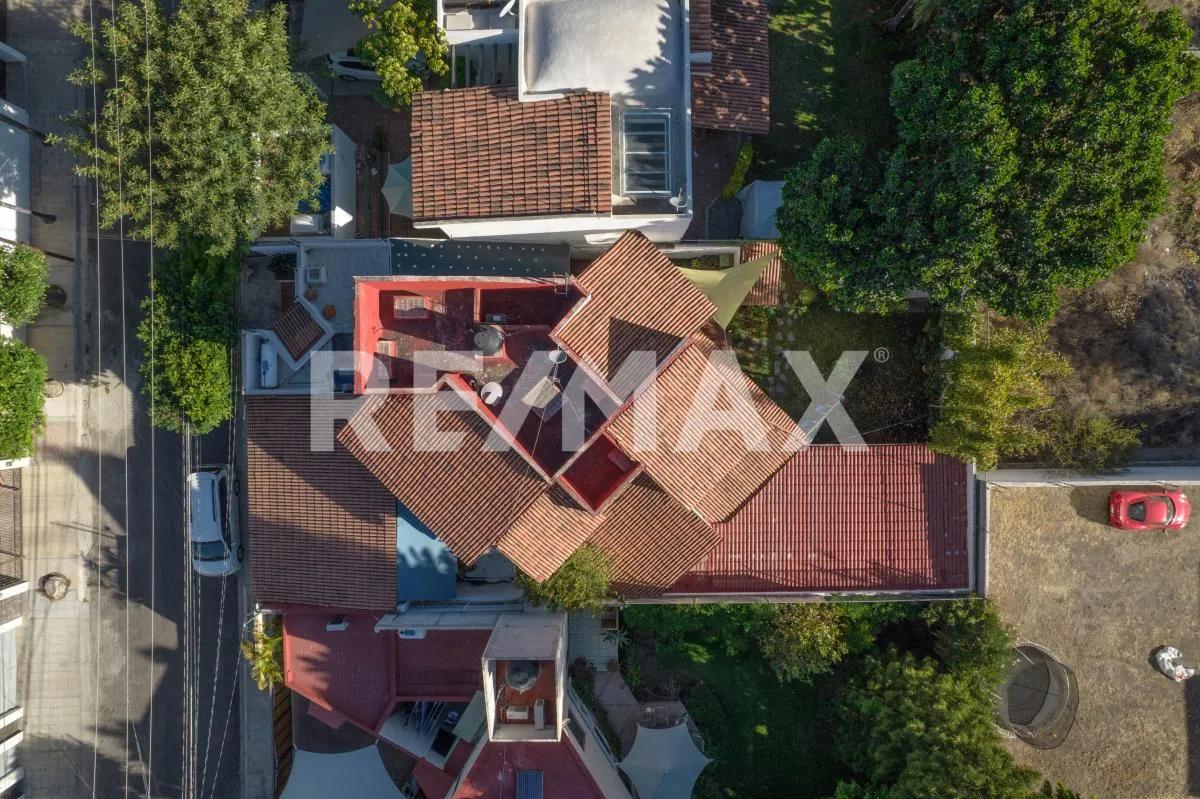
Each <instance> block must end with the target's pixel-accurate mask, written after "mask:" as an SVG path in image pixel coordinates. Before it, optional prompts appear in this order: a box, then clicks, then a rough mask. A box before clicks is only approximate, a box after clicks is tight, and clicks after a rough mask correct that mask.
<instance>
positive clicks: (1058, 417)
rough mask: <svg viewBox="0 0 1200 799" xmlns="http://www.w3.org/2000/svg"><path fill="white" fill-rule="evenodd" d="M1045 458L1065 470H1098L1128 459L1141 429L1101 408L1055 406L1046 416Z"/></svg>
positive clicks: (1111, 466) (1136, 446)
mask: <svg viewBox="0 0 1200 799" xmlns="http://www.w3.org/2000/svg"><path fill="white" fill-rule="evenodd" d="M1044 425H1045V430H1046V446H1045V448H1044V449H1043V452H1042V457H1043V459H1045V460H1047V461H1049V462H1050V463H1052V464H1053V465H1055V466H1058V467H1061V468H1064V469H1077V470H1079V471H1085V472H1099V471H1104V470H1105V469H1112V468H1115V467H1117V466H1120V465H1122V464H1123V463H1125V462H1126V461H1128V460H1129V456H1130V455H1132V454H1133V452H1134V450H1136V449H1137V448H1138V447H1139V446H1141V441H1140V440H1139V439H1138V433H1139V432H1140V429H1139V428H1137V427H1130V426H1128V425H1123V424H1121V423H1120V422H1118V421H1116V420H1115V419H1113V418H1111V417H1109V416H1107V415H1105V414H1103V413H1100V412H1099V411H1095V410H1091V409H1089V408H1083V409H1080V410H1077V411H1075V412H1070V411H1065V410H1061V409H1055V411H1054V412H1053V413H1050V414H1047V415H1046V416H1045V417H1044Z"/></svg>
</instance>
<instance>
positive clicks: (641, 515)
mask: <svg viewBox="0 0 1200 799" xmlns="http://www.w3.org/2000/svg"><path fill="white" fill-rule="evenodd" d="M720 540H721V538H720V536H719V535H718V534H717V533H716V532H715V531H714V530H713V529H712V527H710V526H709V525H708V524H706V523H705V522H704V520H703V519H701V518H700V517H699V516H697V515H696V514H695V513H693V512H692V511H690V510H688V509H687V508H685V507H683V506H682V505H680V504H679V502H678V501H677V500H676V499H675V498H674V497H672V496H671V495H670V494H667V493H666V492H665V491H663V490H662V489H661V488H660V487H659V486H658V485H657V484H656V483H655V482H654V481H653V480H652V479H650V478H649V477H647V476H645V475H642V476H640V477H638V478H636V479H635V480H634V481H633V482H632V483H631V484H630V485H629V487H628V488H626V489H625V491H624V492H623V493H622V494H621V496H620V497H618V498H617V499H616V500H615V501H614V502H613V504H612V505H611V506H609V510H608V513H607V514H606V515H605V519H604V524H602V525H601V526H600V528H599V529H598V530H596V532H595V534H593V535H592V537H591V539H590V541H591V543H593V544H595V545H596V546H598V547H599V548H600V549H601V550H603V551H604V552H605V553H607V554H608V556H609V557H610V558H612V561H613V588H614V590H616V591H617V592H618V593H619V594H621V595H624V596H650V595H655V594H659V593H662V591H663V590H664V589H666V588H667V587H669V586H670V585H672V584H673V583H674V582H675V581H676V580H677V579H678V578H679V577H680V576H681V575H682V574H684V573H685V572H686V571H687V570H688V569H689V568H691V567H692V566H693V565H695V564H696V563H698V562H699V561H700V559H701V558H703V557H704V555H705V553H707V552H708V551H709V550H711V549H712V548H713V547H714V546H716V545H717V544H718V543H719V542H720Z"/></svg>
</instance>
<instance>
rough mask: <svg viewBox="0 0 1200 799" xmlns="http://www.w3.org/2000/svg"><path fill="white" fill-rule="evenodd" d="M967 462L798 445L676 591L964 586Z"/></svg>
mask: <svg viewBox="0 0 1200 799" xmlns="http://www.w3.org/2000/svg"><path fill="white" fill-rule="evenodd" d="M967 491H968V467H967V466H966V465H965V464H963V463H962V462H960V461H957V460H954V459H953V458H948V457H945V456H943V455H937V454H935V453H934V452H932V451H931V450H930V449H929V448H928V447H926V446H924V445H920V444H908V445H906V444H900V445H886V446H875V447H871V448H870V449H869V450H867V451H866V452H851V451H848V450H844V449H842V448H841V447H839V446H813V447H810V448H808V449H806V450H802V451H800V452H798V453H796V454H795V455H794V456H793V457H792V459H791V460H789V461H788V463H787V464H786V465H785V466H784V467H783V468H782V469H780V470H779V472H778V473H777V474H776V475H775V476H774V477H773V478H771V480H770V481H769V482H768V483H766V485H764V486H763V487H762V489H761V490H760V491H759V492H758V493H757V494H755V495H754V497H752V498H751V499H750V501H749V502H747V503H746V504H745V505H744V506H742V508H741V509H740V510H739V511H738V512H737V513H735V514H734V515H733V516H732V517H731V518H730V519H729V520H728V521H727V522H725V523H723V524H718V525H717V526H716V529H717V532H719V533H720V535H721V537H722V541H721V544H720V546H718V547H717V548H716V549H714V550H713V551H712V552H711V553H710V554H709V555H708V556H707V557H705V558H703V559H701V560H699V561H697V563H696V565H694V566H693V567H692V569H691V571H690V572H689V573H688V574H687V575H685V576H684V577H683V578H682V579H681V580H680V581H679V582H678V583H676V584H675V585H674V586H673V587H672V588H671V592H672V593H719V592H743V593H744V592H755V593H760V592H761V593H769V592H773V591H774V592H778V591H839V590H846V591H849V590H917V589H926V590H928V589H943V590H944V589H956V588H957V589H962V588H967V587H969V586H968V580H969V573H968V563H967V556H968V550H967V536H968V530H967V518H968V514H967V502H968V497H967Z"/></svg>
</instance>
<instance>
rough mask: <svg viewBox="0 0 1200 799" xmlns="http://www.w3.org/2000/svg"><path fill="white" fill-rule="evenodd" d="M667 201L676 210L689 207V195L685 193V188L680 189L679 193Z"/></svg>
mask: <svg viewBox="0 0 1200 799" xmlns="http://www.w3.org/2000/svg"><path fill="white" fill-rule="evenodd" d="M667 202H669V203H670V204H671V207H672V208H674V209H675V210H676V211H681V210H683V209H684V208H687V204H688V198H687V195H686V194H684V193H683V189H680V190H679V194H678V195H676V196H675V197H672V198H671V199H669V200H667Z"/></svg>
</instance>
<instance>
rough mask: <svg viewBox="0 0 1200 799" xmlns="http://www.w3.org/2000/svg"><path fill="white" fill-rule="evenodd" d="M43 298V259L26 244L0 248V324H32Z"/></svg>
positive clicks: (44, 272)
mask: <svg viewBox="0 0 1200 799" xmlns="http://www.w3.org/2000/svg"><path fill="white" fill-rule="evenodd" d="M45 297H46V255H45V254H44V253H43V252H42V251H41V250H35V249H34V248H33V247H30V246H28V245H25V244H17V245H15V246H4V247H0V320H2V321H4V322H7V323H8V324H10V325H12V326H13V327H20V326H21V325H24V324H27V323H29V322H32V321H33V318H34V317H35V316H37V314H38V311H40V310H41V309H42V302H43V300H44V299H45Z"/></svg>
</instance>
